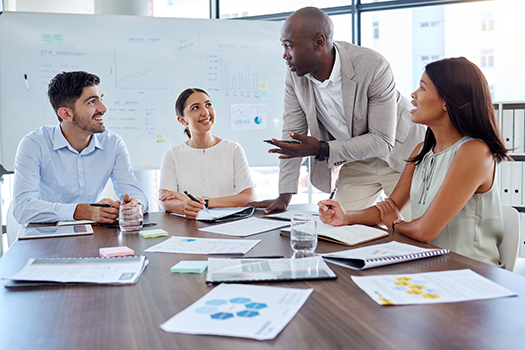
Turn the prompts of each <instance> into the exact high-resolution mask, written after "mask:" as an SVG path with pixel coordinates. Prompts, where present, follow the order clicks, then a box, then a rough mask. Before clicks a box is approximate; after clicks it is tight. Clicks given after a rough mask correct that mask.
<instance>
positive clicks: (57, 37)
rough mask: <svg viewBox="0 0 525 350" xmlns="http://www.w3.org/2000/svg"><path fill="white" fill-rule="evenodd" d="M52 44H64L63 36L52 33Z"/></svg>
mask: <svg viewBox="0 0 525 350" xmlns="http://www.w3.org/2000/svg"><path fill="white" fill-rule="evenodd" d="M51 37H52V39H53V45H64V36H63V35H62V34H52V35H51Z"/></svg>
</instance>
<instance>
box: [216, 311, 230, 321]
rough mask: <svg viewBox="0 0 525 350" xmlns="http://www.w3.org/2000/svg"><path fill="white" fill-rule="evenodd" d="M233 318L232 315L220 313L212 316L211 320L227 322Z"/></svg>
mask: <svg viewBox="0 0 525 350" xmlns="http://www.w3.org/2000/svg"><path fill="white" fill-rule="evenodd" d="M232 317H233V314H230V313H229V312H219V313H218V314H214V315H211V318H215V319H218V320H227V319H229V318H232Z"/></svg>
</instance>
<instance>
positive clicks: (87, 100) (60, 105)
mask: <svg viewBox="0 0 525 350" xmlns="http://www.w3.org/2000/svg"><path fill="white" fill-rule="evenodd" d="M99 83H100V79H99V77H97V76H96V75H94V74H90V73H86V72H63V73H60V74H58V75H57V76H55V77H54V78H53V79H52V80H51V82H50V83H49V88H48V97H49V101H50V102H51V105H52V106H53V109H54V110H55V112H56V113H57V116H58V120H59V121H60V123H59V124H58V125H56V126H43V127H41V128H39V129H37V130H35V131H33V132H31V133H29V134H28V135H26V136H24V138H23V139H22V141H21V142H20V145H19V146H18V151H17V154H16V159H15V180H14V198H13V214H14V217H15V219H16V220H17V221H18V222H19V223H20V224H26V223H30V222H56V221H63V220H73V219H75V220H93V221H97V222H101V223H113V222H115V220H116V219H117V217H118V211H119V206H120V204H121V203H122V204H124V203H135V204H139V203H140V204H142V205H143V209H144V212H147V210H148V200H147V198H146V196H145V195H144V193H143V192H142V190H141V189H140V188H139V186H138V182H137V179H136V178H135V176H134V175H133V168H132V166H131V160H130V157H129V153H128V150H127V148H126V145H125V144H124V142H123V141H122V138H121V137H120V136H118V135H117V134H115V133H113V132H111V131H109V130H106V129H105V127H104V121H103V115H104V113H106V106H104V104H103V103H102V97H103V94H102V93H101V91H100V89H99V87H98V84H99ZM109 178H111V180H112V182H113V188H114V189H115V193H116V194H117V196H118V197H119V198H120V199H121V200H117V201H113V200H111V199H109V198H104V199H101V200H99V198H100V196H101V194H102V190H103V189H104V187H105V185H106V183H107V181H108V179H109ZM97 201H98V202H97ZM95 202H97V203H100V204H108V205H109V207H100V206H91V205H90V203H95Z"/></svg>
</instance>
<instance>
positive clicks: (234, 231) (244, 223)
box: [199, 218, 290, 237]
mask: <svg viewBox="0 0 525 350" xmlns="http://www.w3.org/2000/svg"><path fill="white" fill-rule="evenodd" d="M289 225H290V223H289V222H283V221H277V220H266V219H259V218H248V219H242V220H237V221H232V222H228V223H225V224H220V225H214V226H209V227H203V228H200V229H199V231H205V232H211V233H218V234H221V235H229V236H237V237H245V236H250V235H254V234H256V233H261V232H266V231H271V230H275V229H278V228H281V227H284V226H289Z"/></svg>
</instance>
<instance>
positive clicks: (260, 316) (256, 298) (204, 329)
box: [160, 284, 313, 340]
mask: <svg viewBox="0 0 525 350" xmlns="http://www.w3.org/2000/svg"><path fill="white" fill-rule="evenodd" d="M312 292H313V289H295V288H280V287H265V286H253V285H244V284H243V285H241V284H221V285H219V286H217V287H216V288H215V289H213V290H212V291H211V292H209V293H208V294H206V295H205V296H203V297H202V298H200V299H199V300H197V301H196V302H195V303H193V304H192V305H191V306H189V307H188V308H187V309H185V310H183V311H181V312H180V313H178V314H177V315H175V316H173V317H172V318H170V319H169V320H168V321H166V322H165V323H164V324H162V325H161V326H160V328H162V329H163V330H164V331H166V332H172V333H186V334H211V335H223V336H230V337H241V338H252V339H258V340H268V339H273V338H275V337H276V336H277V335H278V334H279V333H280V332H281V331H282V330H283V329H284V327H286V325H287V324H288V323H289V322H290V321H291V320H292V318H293V317H294V316H295V315H296V314H297V312H298V311H299V310H300V309H301V307H302V306H303V304H304V303H305V302H306V300H307V299H308V297H309V296H310V294H311V293H312Z"/></svg>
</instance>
